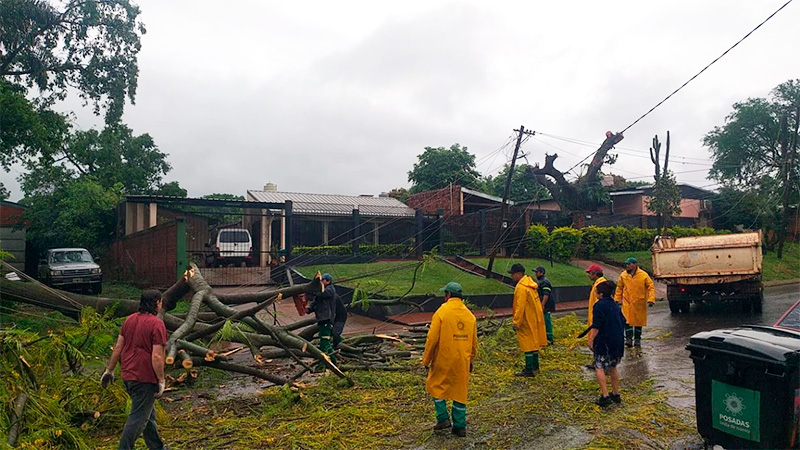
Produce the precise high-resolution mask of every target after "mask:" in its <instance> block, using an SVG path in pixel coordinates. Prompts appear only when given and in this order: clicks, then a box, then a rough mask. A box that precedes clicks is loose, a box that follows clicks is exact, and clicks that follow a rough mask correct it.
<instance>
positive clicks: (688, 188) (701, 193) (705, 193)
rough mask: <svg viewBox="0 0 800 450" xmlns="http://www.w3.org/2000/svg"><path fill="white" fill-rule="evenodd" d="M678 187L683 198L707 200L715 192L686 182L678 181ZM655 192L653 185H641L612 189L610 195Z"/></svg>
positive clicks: (648, 193)
mask: <svg viewBox="0 0 800 450" xmlns="http://www.w3.org/2000/svg"><path fill="white" fill-rule="evenodd" d="M677 186H678V189H679V190H680V191H681V198H687V199H696V200H706V199H709V198H711V197H713V196H714V192H712V191H709V190H706V189H703V188H699V187H696V186H692V185H690V184H686V183H678V184H677ZM652 193H653V185H652V184H649V185H646V186H639V187H635V188H624V189H621V190H618V191H611V192H609V193H608V195H611V196H617V195H639V194H641V195H651V194H652Z"/></svg>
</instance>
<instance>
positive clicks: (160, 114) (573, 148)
mask: <svg viewBox="0 0 800 450" xmlns="http://www.w3.org/2000/svg"><path fill="white" fill-rule="evenodd" d="M784 2H785V0H777V1H776V0H763V1H757V2H756V1H732V0H715V1H702V2H698V1H688V0H683V1H675V0H670V1H648V2H642V1H624V2H623V1H604V2H598V1H570V2H555V1H553V2H500V1H492V2H488V1H483V2H468V1H458V2H445V1H435V0H426V1H405V2H376V1H362V2H329V1H324V2H285V1H281V2H277V1H269V2H267V1H263V0H262V1H235V2H219V1H198V0H192V1H174V0H171V1H163V0H141V1H139V2H138V3H139V5H140V7H141V10H142V16H141V18H142V21H143V22H144V24H145V26H146V28H147V34H146V35H144V37H143V39H142V51H141V53H140V54H139V88H138V92H137V96H136V105H133V106H131V105H128V106H127V108H126V110H125V115H124V121H125V122H126V123H127V124H128V125H130V126H131V127H132V128H133V129H134V131H135V132H136V133H149V134H150V135H152V136H153V138H154V139H155V141H156V143H157V144H158V146H159V147H160V149H161V150H162V151H163V152H165V153H168V154H169V162H170V163H171V164H172V167H173V170H172V172H170V173H169V174H168V176H167V178H166V181H172V180H177V181H179V182H180V184H181V185H182V186H183V187H185V188H187V189H188V191H189V195H190V196H193V197H195V196H200V195H204V194H208V193H212V192H227V193H234V194H240V195H243V194H244V193H245V192H246V191H247V190H248V189H261V188H262V186H263V185H264V184H265V183H267V182H273V183H276V184H277V185H278V188H279V190H281V191H293V192H312V193H336V194H378V193H380V192H382V191H388V190H390V189H392V188H395V187H401V186H404V187H408V185H409V183H408V181H407V177H408V175H407V172H408V171H409V170H410V169H411V168H412V166H413V164H414V162H416V160H417V155H418V154H420V153H421V152H422V151H423V149H424V147H426V146H433V147H438V146H450V145H451V144H453V143H456V142H458V143H460V144H462V145H464V146H467V147H468V148H469V151H470V152H472V153H473V154H475V155H477V158H478V161H479V165H478V170H479V171H481V172H482V173H484V174H494V173H496V172H497V171H498V170H499V169H500V168H501V167H502V165H503V164H504V163H505V162H506V161H507V159H508V157H509V156H510V152H511V149H512V148H511V147H508V149H507V150H506V151H505V152H504V153H500V154H499V155H497V156H496V157H494V156H492V152H494V151H495V150H497V149H498V148H499V147H501V146H502V145H503V144H504V143H506V142H507V141H508V138H509V137H510V136H511V134H512V133H513V132H512V129H514V128H518V127H519V125H524V126H525V127H526V128H527V129H531V130H535V131H536V132H539V133H542V134H541V135H537V136H536V137H534V138H532V139H530V140H528V141H527V142H526V144H525V145H524V147H523V150H524V152H525V153H526V154H528V160H529V161H530V162H531V163H534V162H537V161H543V160H544V154H545V153H554V152H555V153H558V155H559V158H558V160H557V162H556V167H558V168H560V169H562V170H566V169H568V168H570V167H572V166H573V165H574V164H576V163H577V162H578V161H579V160H581V159H582V158H583V157H585V156H586V155H588V154H590V153H592V152H593V151H594V150H595V149H596V147H597V145H598V144H599V143H600V142H602V140H603V139H604V133H605V131H606V130H612V131H618V130H621V129H623V128H625V127H626V126H628V125H629V124H630V123H631V122H632V121H634V120H635V119H636V118H637V117H639V116H640V115H641V114H643V113H644V112H645V111H647V110H648V109H650V108H651V107H652V106H653V105H655V104H656V103H657V102H658V101H660V100H661V99H663V98H664V97H665V96H666V95H667V94H669V93H670V92H672V91H673V90H674V89H675V88H677V87H678V86H680V85H681V84H682V83H683V82H684V81H686V80H687V79H689V77H691V76H692V75H694V74H695V73H696V72H697V71H698V70H700V69H701V68H702V67H703V66H705V65H706V64H707V63H709V62H710V61H711V60H713V59H714V58H716V57H717V56H719V55H720V54H721V53H722V52H723V51H724V50H725V49H727V48H728V47H729V46H731V45H732V44H733V43H734V42H736V41H737V40H738V39H740V38H741V37H742V36H744V35H745V34H746V33H747V32H748V31H750V30H751V29H752V28H753V27H754V26H755V25H757V24H758V23H759V22H761V21H762V20H763V19H765V18H766V17H767V16H768V15H769V14H771V13H772V12H773V11H774V10H775V9H777V8H778V7H779V6H780V5H782V4H783V3H784ZM798 23H800V3H792V4H790V5H789V6H787V7H786V8H785V9H784V10H783V11H781V12H780V13H779V14H778V15H777V16H775V17H774V18H773V19H772V20H770V21H769V22H767V24H766V25H764V27H762V28H761V29H759V30H758V31H756V32H755V33H754V34H753V35H752V36H750V37H749V38H748V39H747V40H745V41H744V42H743V43H742V44H740V45H739V46H738V47H737V48H736V49H734V50H733V51H732V52H731V53H729V54H728V55H727V56H725V57H724V58H723V59H722V60H720V61H719V62H718V63H716V64H715V65H714V66H712V67H711V68H710V69H709V70H708V71H706V72H705V73H704V74H703V75H701V76H700V77H699V78H697V79H696V80H695V81H694V82H692V83H690V84H689V85H688V86H687V87H686V88H684V89H683V90H682V91H681V92H680V93H678V94H677V95H676V96H674V97H673V98H672V99H670V100H669V101H668V102H667V103H665V104H664V105H663V106H661V107H660V108H659V109H657V110H656V111H655V112H654V113H652V114H651V115H650V116H648V117H647V118H646V119H644V120H642V121H641V122H640V123H639V124H637V125H636V126H635V127H633V128H631V129H630V130H629V131H628V132H627V133H626V134H625V136H626V137H625V140H624V141H623V142H622V143H621V144H620V145H619V149H620V152H621V154H620V157H619V161H618V162H617V164H615V165H614V166H613V167H612V168H611V169H610V170H609V169H608V168H606V171H611V172H613V173H616V174H619V175H622V176H624V177H626V178H635V179H641V180H646V181H649V180H651V179H652V178H650V177H651V176H652V170H653V169H652V164H651V163H650V160H649V156H648V152H647V150H648V148H649V146H650V143H651V140H652V138H653V135H654V134H658V135H659V136H660V137H661V138H662V141H663V140H664V135H665V134H666V131H667V130H670V132H671V135H672V142H673V145H672V163H671V167H672V168H673V170H674V171H675V172H676V176H677V178H678V180H679V181H680V182H685V183H690V184H694V185H696V186H701V187H703V186H704V187H709V188H713V186H712V182H711V181H708V180H707V178H706V175H707V169H708V168H709V167H710V162H709V156H710V154H709V151H708V150H707V149H706V148H704V147H703V146H702V143H701V139H702V137H703V135H704V134H705V133H707V132H708V131H709V130H711V129H712V128H713V127H714V126H715V125H721V124H723V123H724V118H725V116H726V115H727V114H729V113H730V112H731V105H732V104H733V103H734V102H736V101H740V100H744V99H746V98H748V97H764V96H767V95H768V93H769V91H770V90H771V89H772V88H774V87H775V86H777V85H778V84H780V83H782V82H784V81H786V80H788V79H790V78H798V77H800V58H798V57H797V54H798V53H797V52H798V43H800V27H798V26H797V24H798ZM79 105H80V103H79V102H78V101H77V100H68V101H67V102H66V103H65V104H64V105H62V107H63V108H64V109H71V110H77V109H79ZM101 122H102V121H101V120H100V119H99V118H95V117H93V116H92V115H91V112H90V111H89V110H88V109H85V110H83V111H79V112H78V124H79V126H80V127H81V128H84V129H86V128H89V127H92V126H100V125H101ZM552 136H559V137H563V138H568V139H569V140H573V141H574V140H577V141H581V142H585V143H589V144H591V145H581V144H576V143H573V142H566V141H563V140H559V139H556V138H554V137H552ZM576 170H577V169H576ZM13 174H14V172H12V175H13ZM4 178H6V176H4ZM4 181H5V180H4ZM5 182H6V184H7V185H10V186H9V187H11V188H12V197H11V199H12V200H18V199H19V197H20V196H21V194H20V193H19V190H18V188H17V187H16V184H15V183H13V182H12V183H9V182H8V181H5Z"/></svg>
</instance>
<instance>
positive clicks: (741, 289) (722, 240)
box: [652, 231, 764, 313]
mask: <svg viewBox="0 0 800 450" xmlns="http://www.w3.org/2000/svg"><path fill="white" fill-rule="evenodd" d="M652 253H653V278H654V279H656V280H657V281H660V282H662V283H664V284H666V285H667V300H668V301H669V309H670V311H671V312H672V313H679V312H689V307H690V305H691V303H693V302H694V303H712V302H720V301H723V302H737V303H739V304H740V305H741V308H742V310H743V311H745V312H749V311H754V312H757V313H760V312H761V305H762V303H763V300H764V287H763V285H762V283H761V232H760V231H758V232H751V233H737V234H718V235H712V236H689V237H681V238H675V237H671V236H656V238H655V240H654V242H653V247H652Z"/></svg>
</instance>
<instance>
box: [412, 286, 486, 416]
mask: <svg viewBox="0 0 800 450" xmlns="http://www.w3.org/2000/svg"><path fill="white" fill-rule="evenodd" d="M477 352H478V326H477V323H476V322H475V315H473V314H472V312H471V311H470V310H469V309H467V307H466V306H464V302H463V301H462V300H461V299H460V298H458V297H451V298H450V300H448V301H447V302H445V303H444V304H443V305H442V306H440V307H439V309H438V310H436V313H434V314H433V319H432V320H431V328H430V330H428V341H427V342H426V343H425V354H424V355H423V356H422V365H423V366H426V367H427V366H428V365H430V370H428V380H427V381H426V383H425V390H426V391H428V393H429V394H431V395H432V396H433V397H434V398H437V399H447V400H455V401H457V402H460V403H465V404H466V403H467V382H468V381H469V366H470V363H471V362H472V360H473V359H475V354H476V353H477Z"/></svg>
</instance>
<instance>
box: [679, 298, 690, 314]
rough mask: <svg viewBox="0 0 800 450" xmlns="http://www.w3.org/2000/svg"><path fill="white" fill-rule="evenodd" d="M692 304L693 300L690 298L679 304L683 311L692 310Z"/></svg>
mask: <svg viewBox="0 0 800 450" xmlns="http://www.w3.org/2000/svg"><path fill="white" fill-rule="evenodd" d="M691 305H692V302H690V301H689V300H682V301H681V302H680V304H679V306H680V311H681V312H682V313H689V311H690V310H691Z"/></svg>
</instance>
